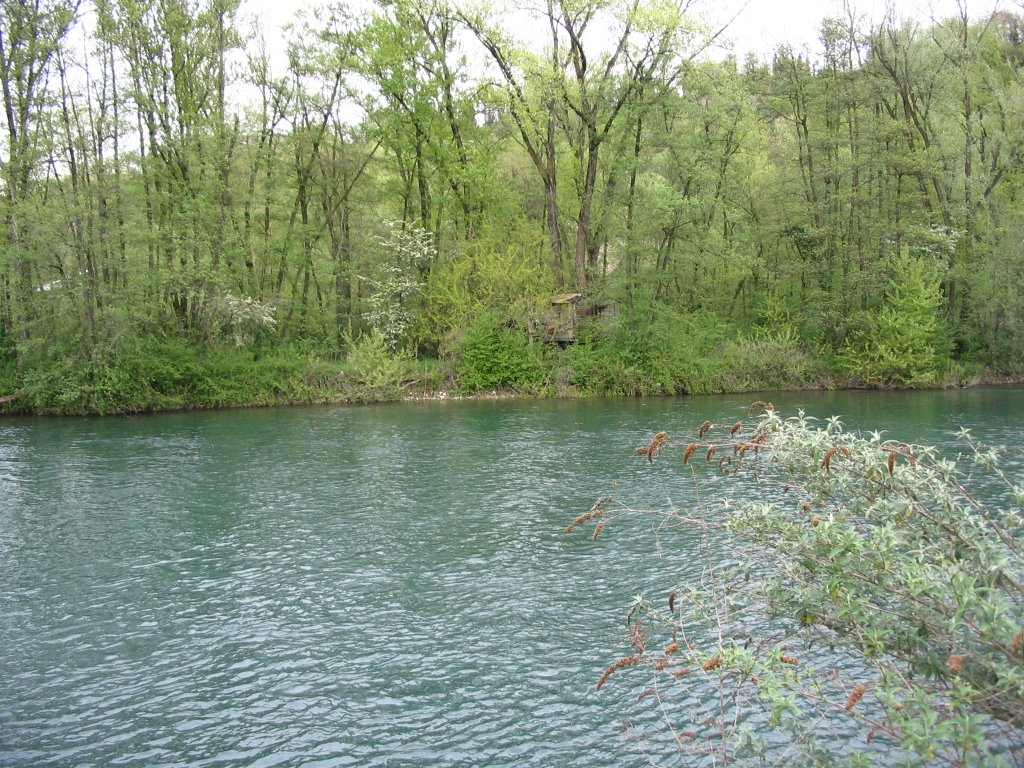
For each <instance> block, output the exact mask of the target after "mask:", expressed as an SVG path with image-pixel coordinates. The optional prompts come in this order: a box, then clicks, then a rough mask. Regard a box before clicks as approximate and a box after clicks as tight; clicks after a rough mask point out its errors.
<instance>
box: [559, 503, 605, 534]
mask: <svg viewBox="0 0 1024 768" xmlns="http://www.w3.org/2000/svg"><path fill="white" fill-rule="evenodd" d="M602 514H604V510H603V509H600V508H594V509H591V510H590V511H589V512H584V513H583V514H582V515H580V516H579V517H577V518H574V519H573V521H572V522H571V523H569V525H568V526H567V527H566V529H565V532H566V533H572V532H573V530H574V529H575V528H576V526H577V525H580V524H581V523H585V522H587V520H593V519H594V518H595V517H597V516H598V515H602Z"/></svg>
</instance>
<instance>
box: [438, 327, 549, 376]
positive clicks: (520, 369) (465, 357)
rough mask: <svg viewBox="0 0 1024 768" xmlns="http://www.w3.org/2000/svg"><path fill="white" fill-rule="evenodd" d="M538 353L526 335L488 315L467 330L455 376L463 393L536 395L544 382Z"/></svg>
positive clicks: (457, 358)
mask: <svg viewBox="0 0 1024 768" xmlns="http://www.w3.org/2000/svg"><path fill="white" fill-rule="evenodd" d="M539 354H540V353H539V350H537V349H535V348H534V347H532V346H531V345H530V341H529V339H528V338H527V336H526V333H525V332H524V331H523V330H522V329H520V328H518V327H509V326H508V324H507V323H503V322H501V321H500V319H499V317H498V316H497V315H495V314H491V313H483V314H481V315H479V316H478V317H477V318H476V319H475V320H474V321H473V322H472V323H471V324H470V325H469V327H468V328H467V329H466V336H465V338H464V339H463V340H462V342H461V343H460V344H459V347H458V350H457V353H456V365H455V375H456V380H457V381H458V384H459V388H460V389H461V390H462V391H463V392H480V391H484V390H495V389H497V390H512V391H515V392H535V391H537V389H538V388H539V387H540V385H541V384H542V382H543V369H542V367H541V361H540V359H539Z"/></svg>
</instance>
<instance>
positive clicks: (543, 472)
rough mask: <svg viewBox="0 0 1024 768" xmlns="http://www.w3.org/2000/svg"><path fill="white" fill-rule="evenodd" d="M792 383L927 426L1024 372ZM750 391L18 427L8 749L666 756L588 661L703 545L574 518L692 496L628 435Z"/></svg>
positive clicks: (252, 761)
mask: <svg viewBox="0 0 1024 768" xmlns="http://www.w3.org/2000/svg"><path fill="white" fill-rule="evenodd" d="M772 397H773V399H774V400H775V402H776V403H777V404H778V405H779V406H780V408H782V409H784V410H787V411H789V412H795V411H796V410H797V409H798V408H801V407H803V408H805V409H806V410H807V411H808V412H809V413H812V414H814V415H819V416H822V417H824V416H827V415H829V414H831V413H842V414H843V415H844V416H845V417H846V420H847V422H848V423H849V424H850V425H851V426H853V427H860V428H865V429H866V428H883V429H886V430H888V431H889V433H890V434H891V435H892V436H893V437H895V438H899V439H904V440H910V439H921V440H928V441H932V442H935V441H948V440H949V436H950V433H951V432H952V431H953V430H955V429H956V428H957V427H958V426H960V425H961V424H970V425H974V428H975V433H976V434H977V435H978V436H979V437H981V438H983V439H986V440H989V441H993V442H1003V443H1016V442H1017V441H1016V440H1015V439H1014V438H1015V437H1019V435H1020V432H1021V429H1022V426H1024V424H1022V418H1024V417H1022V416H1021V415H1020V414H1022V411H1024V409H1022V408H1021V405H1022V404H1024V392H1022V391H1021V390H988V391H964V392H948V393H947V392H941V393H909V394H908V393H810V394H806V393H793V394H777V395H773V396H772ZM750 399H751V398H749V397H717V398H689V399H679V400H651V401H589V402H540V403H445V404H415V405H401V406H381V407H367V408H316V409H282V410H259V411H232V412H224V413H198V414H170V415H161V416H154V417H147V418H132V419H108V420H28V419H13V420H5V421H0V685H2V689H0V765H11V766H15V765H17V766H35V765H115V764H116V765H139V766H142V765H147V766H148V765H168V766H170V765H181V766H203V765H218V766H230V765H239V766H241V765H246V766H273V765H322V766H376V765H381V766H383V765H388V766H402V765H440V766H459V765H465V766H470V765H488V766H529V765H537V766H541V765H543V766H602V765H604V766H622V765H646V764H647V763H648V758H650V759H654V760H658V759H662V760H663V762H665V763H671V760H672V758H671V755H672V751H671V749H670V747H669V746H668V745H667V744H666V743H664V742H662V741H659V740H655V741H649V742H645V743H644V744H643V745H638V744H637V743H635V742H631V741H630V740H628V739H623V738H621V736H620V735H619V734H620V732H621V731H622V729H623V727H624V726H623V723H624V721H628V722H629V723H630V724H631V725H632V726H633V728H634V729H637V730H644V729H645V728H646V729H647V731H648V732H650V733H653V734H655V735H656V734H657V733H658V732H659V727H658V721H657V717H658V715H657V713H656V712H655V711H654V708H652V707H650V706H648V705H647V704H642V703H641V704H637V703H636V701H635V699H636V696H635V694H633V695H630V693H629V691H630V690H631V688H630V682H629V680H628V678H625V677H624V678H623V679H622V680H621V681H616V684H615V685H611V684H610V685H609V686H607V687H606V688H605V689H603V690H602V691H601V692H600V693H597V692H596V691H595V689H594V683H595V681H596V680H597V678H598V676H599V675H600V672H601V670H602V669H603V668H604V666H605V665H606V664H607V663H608V660H609V659H610V658H614V655H615V654H616V652H617V650H616V649H617V645H616V642H617V640H618V638H619V637H620V636H621V634H622V625H621V617H622V615H623V611H624V607H625V606H627V605H628V604H629V601H630V598H631V596H632V595H634V594H636V593H638V592H642V591H647V590H653V591H655V592H657V591H664V589H665V588H666V587H665V585H666V584H675V583H678V581H679V580H680V578H683V577H685V575H686V574H687V573H690V572H691V571H692V569H695V568H698V567H699V558H697V557H694V553H693V552H691V551H687V549H686V547H687V546H688V545H687V544H686V542H685V540H677V541H675V542H674V544H673V547H674V549H672V550H670V551H669V552H668V553H666V554H667V557H666V559H665V560H664V561H659V560H658V559H657V558H656V557H653V556H652V553H653V552H654V546H655V545H654V539H653V537H652V536H651V535H649V532H646V531H645V530H644V528H643V527H634V528H629V527H622V528H620V529H614V528H612V529H609V530H608V532H607V533H606V535H605V536H604V537H602V540H601V541H600V542H599V543H596V544H595V543H593V542H592V541H591V540H590V538H589V537H588V536H586V535H583V536H571V537H566V536H564V535H563V534H562V529H563V528H564V526H565V525H566V523H567V521H568V520H569V519H570V518H571V517H573V516H574V515H576V514H578V513H579V512H580V511H582V510H585V509H587V508H589V506H590V504H591V503H592V502H593V500H594V499H595V498H596V497H598V496H601V495H604V494H605V493H607V492H608V491H609V489H610V487H611V484H612V482H613V481H615V482H616V484H617V488H616V493H617V494H618V495H621V496H622V497H624V498H634V499H642V500H644V501H647V502H651V503H666V502H667V500H669V499H671V501H672V503H674V504H676V505H685V504H686V503H687V500H688V498H689V488H688V486H687V482H686V477H685V475H684V474H683V473H680V472H679V471H678V467H677V465H676V463H675V462H670V461H666V462H661V463H657V464H654V465H648V464H647V463H646V462H643V461H637V460H633V459H631V458H630V453H631V449H632V448H633V447H634V446H635V445H638V444H640V443H641V442H645V441H646V440H647V438H648V437H649V436H650V434H651V433H652V432H654V431H657V430H659V429H667V430H669V431H675V432H684V431H688V430H692V429H693V428H694V426H695V425H697V424H699V423H700V422H701V421H703V419H704V418H711V419H713V420H720V421H722V422H725V423H728V422H731V421H733V420H735V418H737V417H738V416H739V415H742V414H744V413H745V412H746V408H747V405H748V403H749V400H750ZM1011 461H1015V462H1019V461H1020V455H1019V453H1018V454H1016V455H1015V456H1014V457H1011ZM1017 466H1019V463H1018V464H1017ZM641 746H642V748H641Z"/></svg>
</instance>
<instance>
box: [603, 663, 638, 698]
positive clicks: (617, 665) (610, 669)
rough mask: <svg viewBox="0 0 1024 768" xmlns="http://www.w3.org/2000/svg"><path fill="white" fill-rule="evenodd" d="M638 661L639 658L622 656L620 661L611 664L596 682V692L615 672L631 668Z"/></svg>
mask: <svg viewBox="0 0 1024 768" xmlns="http://www.w3.org/2000/svg"><path fill="white" fill-rule="evenodd" d="M639 661H640V656H623V657H622V658H621V659H618V660H617V661H615V662H613V663H612V664H611V666H609V667H608V669H606V670H605V671H604V672H602V673H601V677H600V678H599V679H598V681H597V690H601V686H602V685H604V684H605V683H606V682H607V681H608V678H609V677H611V676H612V675H613V674H614V673H615V672H618V671H619V670H620V669H624V668H625V667H631V666H633V665H634V664H636V663H638V662H639Z"/></svg>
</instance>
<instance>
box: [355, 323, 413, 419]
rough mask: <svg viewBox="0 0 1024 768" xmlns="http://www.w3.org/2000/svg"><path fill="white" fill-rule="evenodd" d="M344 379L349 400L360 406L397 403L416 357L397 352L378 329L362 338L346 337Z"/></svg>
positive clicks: (403, 351) (401, 351) (404, 352)
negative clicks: (395, 400)
mask: <svg viewBox="0 0 1024 768" xmlns="http://www.w3.org/2000/svg"><path fill="white" fill-rule="evenodd" d="M345 344H346V346H347V347H348V352H347V353H346V355H345V364H344V375H345V379H346V384H347V387H346V391H347V393H348V397H349V398H350V399H352V400H355V401H357V402H374V401H381V400H394V399H396V398H398V397H400V396H401V394H402V384H403V382H404V381H405V379H406V378H407V377H408V375H409V372H410V369H411V366H412V363H413V357H412V355H411V354H410V353H409V352H407V351H405V350H398V351H395V350H394V349H393V348H392V346H391V343H390V341H389V340H388V338H387V337H385V335H384V333H383V332H382V331H381V330H379V329H377V328H374V329H372V330H371V331H369V332H367V333H364V334H362V335H361V336H359V337H358V338H353V337H352V336H346V337H345Z"/></svg>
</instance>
